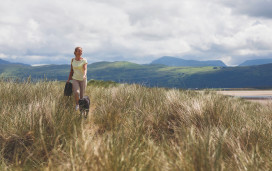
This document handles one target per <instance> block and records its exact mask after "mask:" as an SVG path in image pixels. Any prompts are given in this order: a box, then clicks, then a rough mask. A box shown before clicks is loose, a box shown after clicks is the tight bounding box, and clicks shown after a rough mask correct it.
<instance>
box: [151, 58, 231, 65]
mask: <svg viewBox="0 0 272 171" xmlns="http://www.w3.org/2000/svg"><path fill="white" fill-rule="evenodd" d="M151 64H163V65H167V66H191V67H200V66H222V67H225V66H226V65H225V64H224V63H223V62H222V61H220V60H210V61H196V60H185V59H180V58H176V57H170V56H164V57H161V58H159V59H156V60H154V61H152V62H151Z"/></svg>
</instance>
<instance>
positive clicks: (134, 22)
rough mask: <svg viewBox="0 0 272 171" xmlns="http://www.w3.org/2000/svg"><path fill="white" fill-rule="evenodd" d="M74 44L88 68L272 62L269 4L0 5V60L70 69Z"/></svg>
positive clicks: (148, 0) (113, 1) (214, 0)
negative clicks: (168, 59) (164, 61)
mask: <svg viewBox="0 0 272 171" xmlns="http://www.w3.org/2000/svg"><path fill="white" fill-rule="evenodd" d="M76 46H81V47H82V48H83V57H85V58H87V60H88V63H93V62H97V61H124V60H125V61H130V62H135V63H149V62H151V61H152V60H154V59H156V58H159V57H162V56H175V57H179V58H183V59H194V60H222V61H223V62H225V63H226V64H227V65H238V64H240V63H242V62H243V61H245V60H248V59H258V58H259V59H263V58H272V0H206V1H203V0H77V1H75V0H57V1H55V0H23V1H22V0H1V5H0V58H1V59H4V60H8V61H13V62H23V63H27V64H67V63H70V59H71V58H72V57H73V52H74V48H75V47H76Z"/></svg>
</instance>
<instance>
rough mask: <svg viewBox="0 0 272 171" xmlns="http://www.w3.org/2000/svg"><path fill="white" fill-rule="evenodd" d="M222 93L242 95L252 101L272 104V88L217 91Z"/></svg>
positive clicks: (235, 95)
mask: <svg viewBox="0 0 272 171" xmlns="http://www.w3.org/2000/svg"><path fill="white" fill-rule="evenodd" d="M217 92H218V93H220V94H224V95H228V96H234V97H241V98H244V99H246V100H249V101H252V102H258V103H261V104H272V99H271V97H272V90H251V91H250V90H247V91H242V90H241V91H217Z"/></svg>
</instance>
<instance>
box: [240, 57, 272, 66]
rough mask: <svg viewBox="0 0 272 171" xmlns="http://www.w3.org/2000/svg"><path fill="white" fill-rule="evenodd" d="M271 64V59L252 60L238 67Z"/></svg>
mask: <svg viewBox="0 0 272 171" xmlns="http://www.w3.org/2000/svg"><path fill="white" fill-rule="evenodd" d="M269 63H272V59H253V60H247V61H245V62H243V63H241V64H240V65H239V66H253V65H263V64H269Z"/></svg>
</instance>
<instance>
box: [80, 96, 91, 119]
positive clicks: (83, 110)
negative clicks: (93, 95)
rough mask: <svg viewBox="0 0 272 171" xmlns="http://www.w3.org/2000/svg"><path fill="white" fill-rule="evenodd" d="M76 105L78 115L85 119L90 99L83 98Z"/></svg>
mask: <svg viewBox="0 0 272 171" xmlns="http://www.w3.org/2000/svg"><path fill="white" fill-rule="evenodd" d="M78 103H79V109H80V113H81V114H82V115H84V117H85V118H87V116H88V114H89V109H90V98H89V97H88V96H83V98H82V99H79V101H78Z"/></svg>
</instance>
